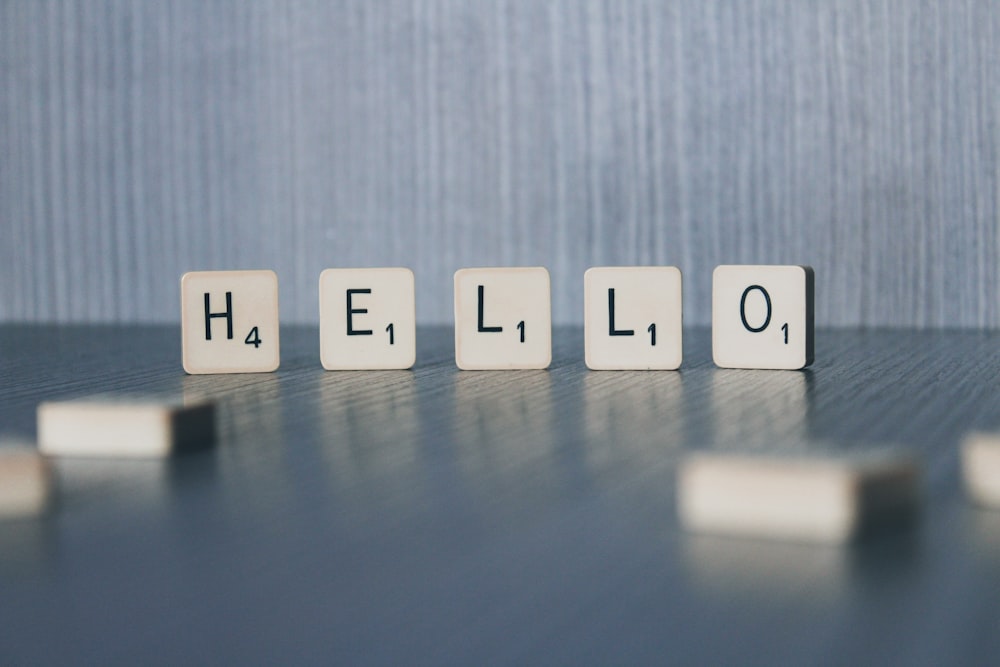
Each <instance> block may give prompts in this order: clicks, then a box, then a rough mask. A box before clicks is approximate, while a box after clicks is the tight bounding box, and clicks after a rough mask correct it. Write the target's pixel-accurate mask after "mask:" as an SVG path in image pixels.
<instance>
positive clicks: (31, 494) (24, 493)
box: [0, 442, 53, 519]
mask: <svg viewBox="0 0 1000 667" xmlns="http://www.w3.org/2000/svg"><path fill="white" fill-rule="evenodd" d="M52 489H53V481H52V470H51V467H50V465H49V462H48V461H46V460H45V457H43V456H41V455H40V454H39V453H38V451H37V450H36V449H35V448H34V447H29V446H27V445H24V444H22V443H13V442H2V443H0V519H21V518H31V517H35V516H38V515H40V514H42V513H43V512H44V511H45V510H46V509H47V508H48V506H49V504H50V502H51V498H52V495H53V491H52Z"/></svg>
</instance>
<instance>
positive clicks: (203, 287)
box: [181, 271, 279, 374]
mask: <svg viewBox="0 0 1000 667" xmlns="http://www.w3.org/2000/svg"><path fill="white" fill-rule="evenodd" d="M181 340H182V347H183V359H184V370H185V371H187V372H188V373H191V374H202V373H266V372H270V371H274V370H276V369H277V368H278V362H279V344H278V276H277V275H275V273H274V271H195V272H192V273H185V274H184V276H183V277H182V278H181Z"/></svg>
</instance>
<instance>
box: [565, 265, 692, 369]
mask: <svg viewBox="0 0 1000 667" xmlns="http://www.w3.org/2000/svg"><path fill="white" fill-rule="evenodd" d="M583 282H584V340H585V344H584V349H585V352H586V354H585V356H586V360H587V367H588V368H590V369H593V370H675V369H677V368H678V367H680V365H681V358H682V356H683V349H682V345H681V331H682V303H681V272H680V271H679V270H678V269H677V268H676V267H673V266H636V267H612V266H604V267H594V268H592V269H589V270H588V271H587V272H586V273H585V274H584V278H583Z"/></svg>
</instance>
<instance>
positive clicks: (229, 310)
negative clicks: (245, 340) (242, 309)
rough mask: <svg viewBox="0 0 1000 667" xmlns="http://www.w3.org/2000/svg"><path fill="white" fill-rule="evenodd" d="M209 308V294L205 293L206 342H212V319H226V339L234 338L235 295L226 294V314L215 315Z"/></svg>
mask: <svg viewBox="0 0 1000 667" xmlns="http://www.w3.org/2000/svg"><path fill="white" fill-rule="evenodd" d="M210 311H211V308H209V306H208V292H205V340H212V318H213V317H224V318H226V338H229V339H232V337H233V293H232V292H226V312H224V313H213V312H210Z"/></svg>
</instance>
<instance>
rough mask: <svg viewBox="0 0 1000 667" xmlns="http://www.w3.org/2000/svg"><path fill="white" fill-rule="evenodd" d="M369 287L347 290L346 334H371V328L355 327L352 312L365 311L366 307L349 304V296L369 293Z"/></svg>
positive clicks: (366, 310)
mask: <svg viewBox="0 0 1000 667" xmlns="http://www.w3.org/2000/svg"><path fill="white" fill-rule="evenodd" d="M371 293H372V291H371V290H370V289H349V290H347V335H348V336H371V335H372V330H371V329H355V328H354V313H367V312H368V309H367V308H354V307H352V306H351V298H352V297H353V296H354V295H355V294H371Z"/></svg>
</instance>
